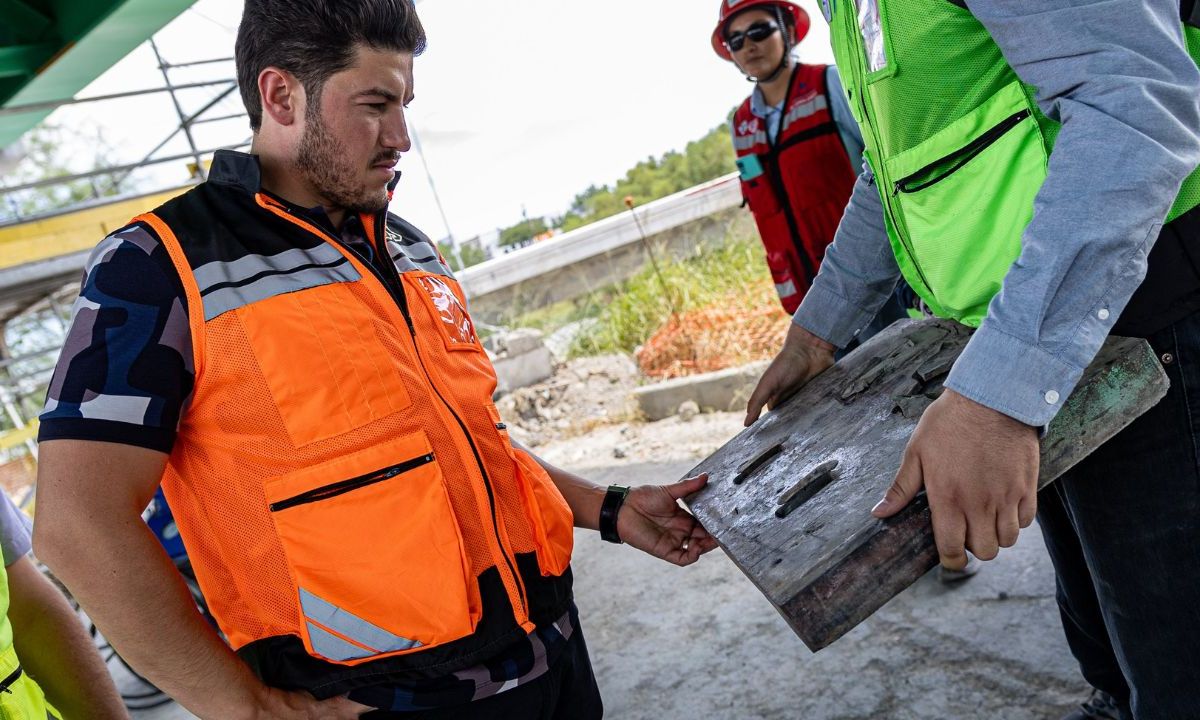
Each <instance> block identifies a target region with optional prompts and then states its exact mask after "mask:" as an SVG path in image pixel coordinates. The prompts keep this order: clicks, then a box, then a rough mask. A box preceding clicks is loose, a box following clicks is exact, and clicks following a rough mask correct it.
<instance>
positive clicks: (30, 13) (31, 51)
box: [0, 0, 194, 147]
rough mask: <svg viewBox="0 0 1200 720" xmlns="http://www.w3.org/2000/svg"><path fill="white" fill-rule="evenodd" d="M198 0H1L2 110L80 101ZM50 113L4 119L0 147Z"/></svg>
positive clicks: (0, 63)
mask: <svg viewBox="0 0 1200 720" xmlns="http://www.w3.org/2000/svg"><path fill="white" fill-rule="evenodd" d="M193 2H194V0H0V28H7V29H8V30H7V31H6V32H7V36H6V35H4V34H0V107H10V106H18V105H29V104H33V103H40V102H47V101H51V100H63V99H68V98H72V97H74V96H75V95H76V94H77V93H78V92H79V91H80V90H82V89H83V88H85V87H87V86H88V84H90V83H91V82H92V81H93V80H95V79H96V78H98V77H99V76H100V75H101V74H103V73H104V72H105V71H106V70H108V69H109V68H110V67H112V66H113V65H115V64H116V63H117V62H118V61H119V60H121V58H123V57H125V56H126V55H128V54H129V53H130V52H132V51H133V50H134V48H136V47H137V46H138V45H140V44H141V43H143V42H144V41H146V40H147V39H149V38H150V37H151V36H152V35H154V33H156V32H158V31H159V30H160V29H162V27H163V26H164V25H166V24H167V23H169V22H170V21H171V20H173V19H175V18H176V17H178V16H179V14H180V13H181V12H183V11H184V10H186V9H187V8H188V7H190V6H191V5H192V3H193ZM39 18H40V19H39ZM42 21H47V22H48V23H49V24H46V23H45V22H42ZM31 40H38V41H40V42H31ZM35 48H36V50H35ZM47 115H49V111H44V110H40V111H36V112H29V113H21V114H15V115H9V116H2V117H0V147H4V146H6V145H9V144H10V143H12V142H14V141H15V140H17V139H18V138H20V137H21V135H23V134H24V133H25V132H27V131H28V130H30V129H32V128H33V127H34V126H35V125H37V124H38V123H39V122H41V121H42V120H44V119H45V117H46V116H47Z"/></svg>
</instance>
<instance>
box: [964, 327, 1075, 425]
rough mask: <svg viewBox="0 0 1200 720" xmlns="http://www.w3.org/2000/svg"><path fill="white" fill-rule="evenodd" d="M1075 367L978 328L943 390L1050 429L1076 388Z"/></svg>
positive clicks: (1023, 343)
mask: <svg viewBox="0 0 1200 720" xmlns="http://www.w3.org/2000/svg"><path fill="white" fill-rule="evenodd" d="M1083 370H1084V369H1083V368H1077V367H1074V366H1073V365H1071V364H1069V363H1066V362H1064V361H1063V360H1061V359H1060V358H1058V357H1056V356H1054V355H1052V354H1050V353H1048V352H1046V351H1045V350H1043V349H1042V348H1040V347H1038V346H1036V345H1030V344H1028V343H1025V342H1023V341H1021V340H1018V339H1017V338H1014V337H1013V336H1011V335H1008V334H1007V333H1004V332H1002V331H1000V330H996V329H994V328H990V327H989V326H988V324H987V322H986V321H985V322H984V324H983V326H982V327H980V328H979V330H978V331H976V332H975V335H974V336H973V337H972V338H971V340H970V342H968V343H967V347H966V349H964V350H963V353H962V355H960V356H959V357H958V361H957V362H955V363H954V367H953V368H952V369H951V370H950V376H949V377H948V378H947V379H946V383H945V385H946V387H948V388H950V389H951V390H953V391H954V392H956V393H958V394H959V395H962V396H963V397H966V398H968V399H970V400H974V401H975V402H977V403H979V404H980V405H983V406H985V407H989V408H991V409H993V410H995V411H997V412H1001V413H1004V414H1005V415H1007V416H1009V417H1011V418H1013V419H1014V420H1018V421H1020V422H1023V423H1025V424H1026V425H1032V426H1033V427H1038V428H1040V427H1045V426H1046V425H1049V424H1050V421H1051V420H1052V419H1054V416H1055V415H1056V414H1058V411H1059V410H1061V409H1062V406H1063V403H1065V402H1066V401H1067V397H1069V396H1070V394H1071V392H1072V391H1073V390H1074V389H1075V385H1076V384H1077V383H1078V382H1079V378H1080V377H1081V376H1082V375H1083Z"/></svg>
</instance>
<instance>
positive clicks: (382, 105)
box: [366, 103, 387, 112]
mask: <svg viewBox="0 0 1200 720" xmlns="http://www.w3.org/2000/svg"><path fill="white" fill-rule="evenodd" d="M366 105H367V107H369V108H371V109H372V110H378V111H379V112H383V111H384V110H387V103H366Z"/></svg>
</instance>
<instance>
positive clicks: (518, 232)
mask: <svg viewBox="0 0 1200 720" xmlns="http://www.w3.org/2000/svg"><path fill="white" fill-rule="evenodd" d="M549 230H550V226H549V225H548V224H547V223H546V218H540V217H539V218H526V219H524V220H522V221H521V222H519V223H517V224H516V225H512V226H510V227H506V228H504V229H503V230H501V231H500V245H501V246H503V247H508V246H509V245H523V244H526V243H528V242H529V241H531V240H533V239H534V238H535V237H537V236H538V235H541V234H542V233H545V232H548V231H549Z"/></svg>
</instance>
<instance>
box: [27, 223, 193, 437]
mask: <svg viewBox="0 0 1200 720" xmlns="http://www.w3.org/2000/svg"><path fill="white" fill-rule="evenodd" d="M73 315H74V317H73V318H72V321H71V329H70V331H69V332H68V334H67V339H66V343H65V346H64V347H63V351H62V355H61V356H60V357H59V360H58V365H57V366H56V367H55V370H54V375H53V378H52V380H51V382H50V388H49V391H48V393H47V398H46V407H45V410H44V412H43V413H42V416H41V429H40V431H39V433H38V440H39V441H44V440H63V439H71V440H97V441H103V442H114V443H120V444H125V445H137V446H140V447H145V448H150V449H152V450H159V451H161V452H170V451H171V447H172V445H173V443H174V441H175V433H176V431H177V429H178V427H179V420H180V417H181V416H182V414H183V411H184V408H185V407H186V406H187V403H188V400H189V398H190V397H191V393H192V387H193V385H194V381H195V368H194V363H193V356H192V339H191V334H190V332H189V329H188V317H187V301H186V296H185V294H184V291H183V285H182V283H181V282H180V280H179V276H178V274H177V272H176V271H175V268H174V266H173V265H172V264H171V260H170V257H169V256H168V254H167V251H166V248H165V247H163V246H162V244H161V243H159V242H158V240H157V239H156V238H155V237H153V236H152V235H150V233H148V232H147V231H146V230H145V229H144V228H143V227H141V226H138V225H134V226H131V227H128V228H125V229H123V230H120V231H118V232H116V233H114V234H112V235H110V236H108V237H107V238H105V239H104V240H103V242H101V243H100V244H99V245H98V246H97V247H96V249H95V250H94V251H93V253H92V256H91V258H90V259H89V260H88V264H87V268H86V269H85V271H84V281H83V286H82V289H81V290H80V295H79V299H78V300H77V301H76V302H75V307H74V309H73Z"/></svg>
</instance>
